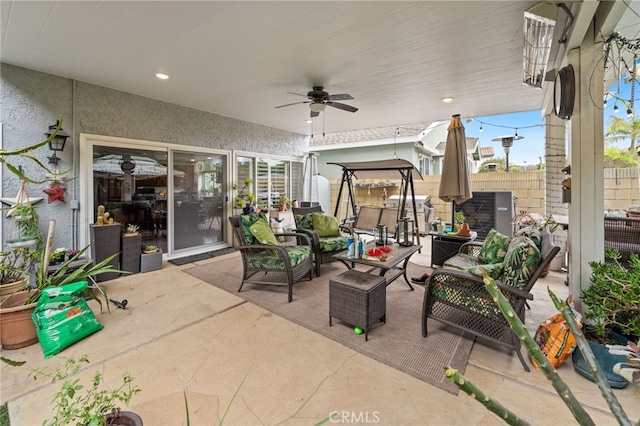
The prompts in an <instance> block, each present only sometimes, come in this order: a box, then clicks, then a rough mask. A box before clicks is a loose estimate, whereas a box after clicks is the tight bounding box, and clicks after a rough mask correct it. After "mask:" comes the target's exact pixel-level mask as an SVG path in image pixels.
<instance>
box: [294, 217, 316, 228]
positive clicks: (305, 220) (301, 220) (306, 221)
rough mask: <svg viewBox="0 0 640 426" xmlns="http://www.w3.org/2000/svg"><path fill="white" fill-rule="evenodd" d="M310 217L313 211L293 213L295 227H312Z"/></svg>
mask: <svg viewBox="0 0 640 426" xmlns="http://www.w3.org/2000/svg"><path fill="white" fill-rule="evenodd" d="M312 217H313V213H307V214H297V215H295V220H296V228H298V229H313V220H312Z"/></svg>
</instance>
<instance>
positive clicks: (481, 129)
mask: <svg viewBox="0 0 640 426" xmlns="http://www.w3.org/2000/svg"><path fill="white" fill-rule="evenodd" d="M474 120H475V121H477V122H478V123H480V128H479V129H478V131H479V132H480V133H482V131H483V130H484V129H483V126H484V125H487V126H493V127H501V128H503V129H511V130H515V136H518V129H532V128H534V127H544V126H545V124H534V125H531V126H520V127H513V126H502V125H500V124H492V123H487V122H486V121H482V120H478V119H477V118H474Z"/></svg>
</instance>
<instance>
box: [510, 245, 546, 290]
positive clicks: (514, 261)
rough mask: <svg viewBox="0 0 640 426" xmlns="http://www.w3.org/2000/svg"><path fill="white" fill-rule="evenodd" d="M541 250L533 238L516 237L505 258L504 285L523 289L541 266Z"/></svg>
mask: <svg viewBox="0 0 640 426" xmlns="http://www.w3.org/2000/svg"><path fill="white" fill-rule="evenodd" d="M540 260H541V257H540V250H538V246H536V243H534V242H533V240H531V238H528V237H525V236H519V237H514V238H513V239H512V240H511V243H510V244H509V250H507V255H506V256H505V257H504V271H503V277H504V283H505V284H507V285H511V286H514V287H516V288H519V289H523V288H524V286H525V284H526V283H527V281H529V279H530V278H531V277H532V276H533V274H534V273H535V271H536V269H538V265H539V264H540Z"/></svg>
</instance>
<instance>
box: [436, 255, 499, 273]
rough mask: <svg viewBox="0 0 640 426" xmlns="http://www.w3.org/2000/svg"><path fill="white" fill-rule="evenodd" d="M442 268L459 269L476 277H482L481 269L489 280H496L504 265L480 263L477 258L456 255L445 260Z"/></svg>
mask: <svg viewBox="0 0 640 426" xmlns="http://www.w3.org/2000/svg"><path fill="white" fill-rule="evenodd" d="M444 266H446V267H449V268H455V269H460V270H462V271H466V272H469V273H470V274H473V275H476V276H478V277H482V269H484V270H485V271H486V272H487V274H489V276H490V277H491V278H493V279H498V278H500V275H502V270H503V267H504V264H503V263H480V261H479V259H478V258H477V257H474V256H471V255H468V254H465V253H458V254H457V255H455V256H453V257H451V258H449V259H447V260H446V261H445V262H444Z"/></svg>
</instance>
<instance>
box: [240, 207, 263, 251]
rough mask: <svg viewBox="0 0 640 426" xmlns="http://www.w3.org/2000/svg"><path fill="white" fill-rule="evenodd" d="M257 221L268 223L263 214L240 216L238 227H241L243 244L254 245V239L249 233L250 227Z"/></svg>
mask: <svg viewBox="0 0 640 426" xmlns="http://www.w3.org/2000/svg"><path fill="white" fill-rule="evenodd" d="M258 219H264V221H265V222H267V223H268V220H267V216H266V215H265V214H263V213H251V214H243V215H241V216H240V226H241V227H242V233H243V234H244V242H245V244H255V242H256V239H255V238H254V237H253V234H252V233H251V229H249V228H250V227H251V225H253V224H254V223H255V222H256V221H257V220H258Z"/></svg>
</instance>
